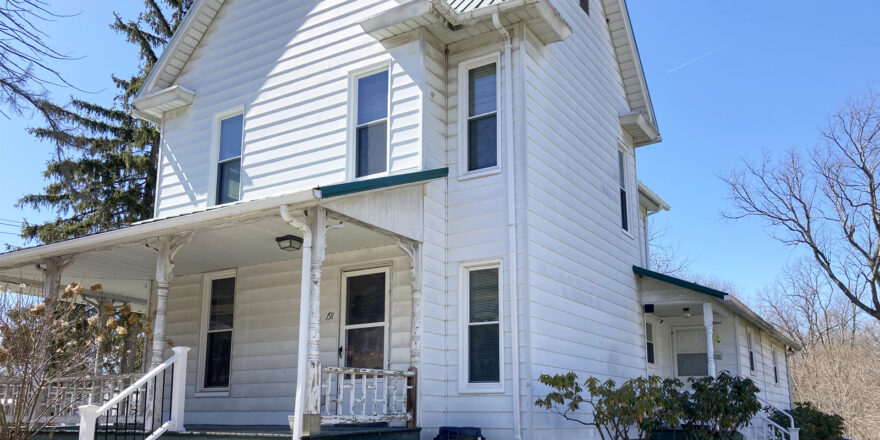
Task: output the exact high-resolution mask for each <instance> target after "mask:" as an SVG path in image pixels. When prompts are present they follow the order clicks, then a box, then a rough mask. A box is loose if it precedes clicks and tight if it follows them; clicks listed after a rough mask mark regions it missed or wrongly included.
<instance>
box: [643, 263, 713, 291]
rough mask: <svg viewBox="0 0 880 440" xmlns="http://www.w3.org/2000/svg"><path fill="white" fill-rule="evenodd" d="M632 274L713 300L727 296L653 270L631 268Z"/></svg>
mask: <svg viewBox="0 0 880 440" xmlns="http://www.w3.org/2000/svg"><path fill="white" fill-rule="evenodd" d="M633 272H635V273H636V275H641V276H645V277H648V278H653V279H655V280H658V281H663V282H664V283H669V284H673V285H676V286H678V287H683V288H685V289H688V290H693V291H694V292H698V293H702V294H704V295H709V296H711V297H714V298H718V299H724V297H725V296H727V293H724V292H722V291H720V290H715V289H713V288H711V287H706V286H701V285H699V284H697V283H692V282H690V281H685V280H683V279H681V278H675V277H671V276H669V275H664V274H662V273H660V272H654V271H653V270H648V269H645V268H644V267H639V266H633Z"/></svg>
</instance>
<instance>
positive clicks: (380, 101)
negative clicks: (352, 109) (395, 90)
mask: <svg viewBox="0 0 880 440" xmlns="http://www.w3.org/2000/svg"><path fill="white" fill-rule="evenodd" d="M356 89H357V108H356V126H355V133H354V136H355V177H364V176H369V175H373V174H379V173H384V172H385V171H386V170H387V169H388V69H385V70H383V71H381V72H376V73H372V74H369V75H364V76H361V77H359V78H357V80H356Z"/></svg>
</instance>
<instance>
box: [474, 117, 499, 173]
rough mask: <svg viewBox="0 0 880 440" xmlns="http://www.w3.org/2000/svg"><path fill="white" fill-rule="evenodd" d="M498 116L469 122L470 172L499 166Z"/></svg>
mask: <svg viewBox="0 0 880 440" xmlns="http://www.w3.org/2000/svg"><path fill="white" fill-rule="evenodd" d="M496 120H497V117H496V115H494V114H492V115H490V116H484V117H482V118H477V119H471V120H470V121H468V171H473V170H479V169H482V168H488V167H494V166H495V165H497V164H498V124H497V122H496Z"/></svg>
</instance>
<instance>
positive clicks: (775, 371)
mask: <svg viewBox="0 0 880 440" xmlns="http://www.w3.org/2000/svg"><path fill="white" fill-rule="evenodd" d="M771 354H772V355H773V383H779V367H778V366H777V365H776V350H772V351H771Z"/></svg>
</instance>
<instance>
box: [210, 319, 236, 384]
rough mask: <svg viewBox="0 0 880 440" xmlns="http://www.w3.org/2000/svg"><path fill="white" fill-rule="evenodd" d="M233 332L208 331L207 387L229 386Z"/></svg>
mask: <svg viewBox="0 0 880 440" xmlns="http://www.w3.org/2000/svg"><path fill="white" fill-rule="evenodd" d="M231 354H232V332H231V331H230V332H216V333H208V345H207V347H206V348H205V388H211V387H228V386H229V361H230V355H231Z"/></svg>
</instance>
